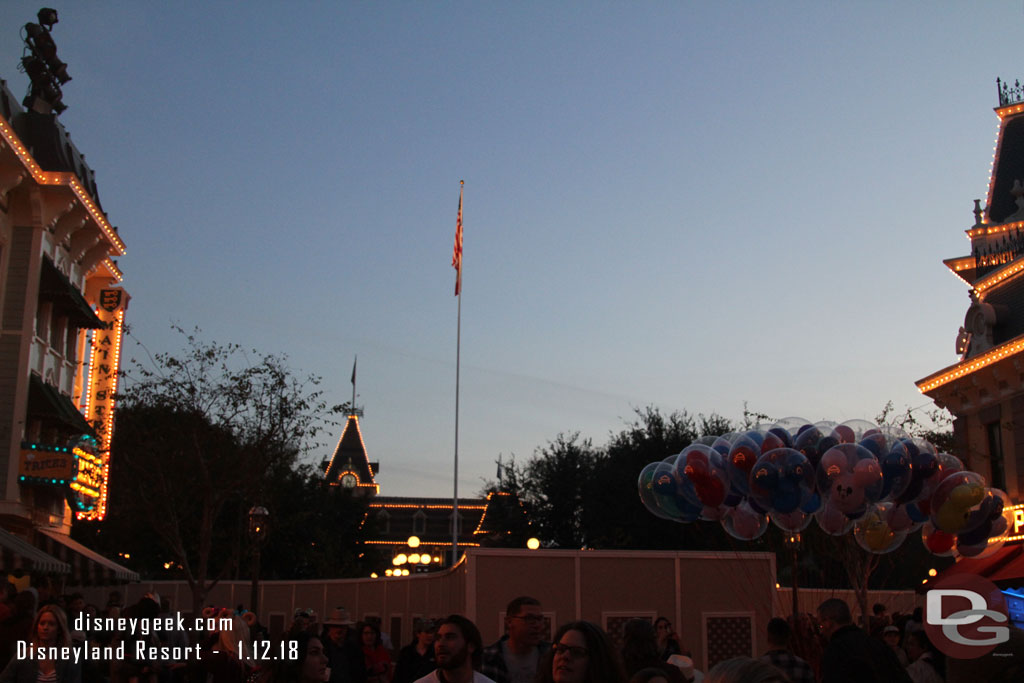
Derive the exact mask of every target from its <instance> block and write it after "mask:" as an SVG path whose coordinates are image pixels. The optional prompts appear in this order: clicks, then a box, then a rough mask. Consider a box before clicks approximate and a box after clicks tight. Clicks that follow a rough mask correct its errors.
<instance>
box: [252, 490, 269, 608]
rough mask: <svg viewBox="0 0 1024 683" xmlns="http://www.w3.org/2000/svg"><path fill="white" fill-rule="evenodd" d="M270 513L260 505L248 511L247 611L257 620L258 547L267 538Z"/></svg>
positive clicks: (258, 592) (258, 603)
mask: <svg viewBox="0 0 1024 683" xmlns="http://www.w3.org/2000/svg"><path fill="white" fill-rule="evenodd" d="M269 519H270V513H269V512H268V511H267V508H265V507H263V506H262V505H254V506H253V507H252V509H251V510H249V538H250V539H252V595H250V596H249V609H251V610H252V613H253V614H255V615H256V619H257V620H259V614H260V613H259V608H260V546H262V545H263V541H264V539H266V537H267V521H268V520H269Z"/></svg>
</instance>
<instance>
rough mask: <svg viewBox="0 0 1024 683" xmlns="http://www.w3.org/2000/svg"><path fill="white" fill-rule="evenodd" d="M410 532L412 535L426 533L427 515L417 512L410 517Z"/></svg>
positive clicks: (421, 511)
mask: <svg viewBox="0 0 1024 683" xmlns="http://www.w3.org/2000/svg"><path fill="white" fill-rule="evenodd" d="M412 532H413V533H414V534H425V533H427V513H426V512H424V511H423V510H417V511H416V514H415V515H413V516H412Z"/></svg>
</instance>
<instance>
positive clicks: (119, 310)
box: [78, 287, 129, 520]
mask: <svg viewBox="0 0 1024 683" xmlns="http://www.w3.org/2000/svg"><path fill="white" fill-rule="evenodd" d="M128 299H129V297H128V293H127V292H126V291H124V289H122V288H120V287H112V288H108V289H101V290H100V292H99V310H97V311H96V315H97V317H98V318H99V319H100V321H101V322H103V327H101V328H99V329H98V330H96V331H95V332H94V333H93V337H92V344H91V346H92V348H91V350H90V352H89V372H88V376H87V380H86V383H85V387H86V396H85V419H86V420H88V421H89V424H91V425H92V427H93V429H95V430H96V434H97V435H98V436H99V447H98V451H97V458H98V460H99V461H98V462H95V463H90V465H94V466H95V468H96V470H97V471H96V472H93V473H92V474H91V475H88V476H91V477H92V478H91V479H89V481H90V482H93V483H98V484H99V500H98V501H97V504H96V506H95V507H94V508H92V509H91V510H79V512H78V518H79V519H94V520H100V519H103V517H104V516H105V515H106V514H107V487H108V485H109V483H110V482H109V475H110V463H109V458H110V442H111V440H112V439H113V436H114V419H113V417H114V396H115V394H116V392H117V379H118V372H119V370H120V368H121V336H122V330H123V327H124V312H125V309H127V308H128ZM79 483H80V484H81V485H82V486H86V484H85V483H82V482H79Z"/></svg>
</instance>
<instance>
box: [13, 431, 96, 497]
mask: <svg viewBox="0 0 1024 683" xmlns="http://www.w3.org/2000/svg"><path fill="white" fill-rule="evenodd" d="M75 441H76V442H75V443H73V444H72V445H69V446H51V445H47V444H38V443H28V442H23V443H22V444H21V460H20V462H19V467H18V481H20V482H23V483H25V484H33V485H36V486H52V487H55V488H64V489H67V497H68V502H69V504H70V505H71V507H72V509H74V510H75V511H76V512H89V511H91V510H93V509H94V508H95V507H96V504H97V503H98V502H99V499H100V491H101V490H102V488H103V477H104V460H103V458H101V457H99V456H97V455H96V454H94V453H90V452H89V450H93V449H91V448H89V446H90V445H94V444H95V441H94V440H92V439H90V440H89V441H92V444H90V443H89V441H78V440H75ZM83 446H85V447H86V448H89V450H86V448H83Z"/></svg>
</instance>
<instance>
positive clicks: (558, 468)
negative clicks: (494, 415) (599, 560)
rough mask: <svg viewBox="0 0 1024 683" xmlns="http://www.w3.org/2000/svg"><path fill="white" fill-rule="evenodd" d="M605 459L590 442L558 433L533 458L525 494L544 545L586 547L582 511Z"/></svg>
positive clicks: (524, 476)
mask: <svg viewBox="0 0 1024 683" xmlns="http://www.w3.org/2000/svg"><path fill="white" fill-rule="evenodd" d="M602 457H603V456H602V454H601V453H600V451H598V450H597V449H595V448H594V446H593V444H592V443H591V441H590V439H581V438H580V435H579V432H575V433H573V434H559V435H558V436H556V437H555V440H554V441H551V442H549V443H548V444H547V445H546V446H544V447H542V448H540V449H538V451H537V453H536V454H535V455H534V457H533V458H531V459H530V462H529V464H527V466H526V469H525V471H524V472H523V474H522V487H523V492H522V494H523V500H524V502H525V503H526V505H527V506H528V510H529V512H530V517H531V520H532V521H533V523H534V524H535V525H536V527H537V534H538V538H540V540H541V541H542V542H543V543H545V544H547V545H553V546H557V547H562V548H579V547H582V546H584V545H586V544H587V530H586V529H585V528H584V525H583V519H584V512H583V508H584V506H585V505H586V504H587V497H588V493H589V491H590V490H591V487H590V477H591V476H592V473H593V472H594V470H595V469H596V468H597V467H598V466H599V462H600V461H601V459H602Z"/></svg>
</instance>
